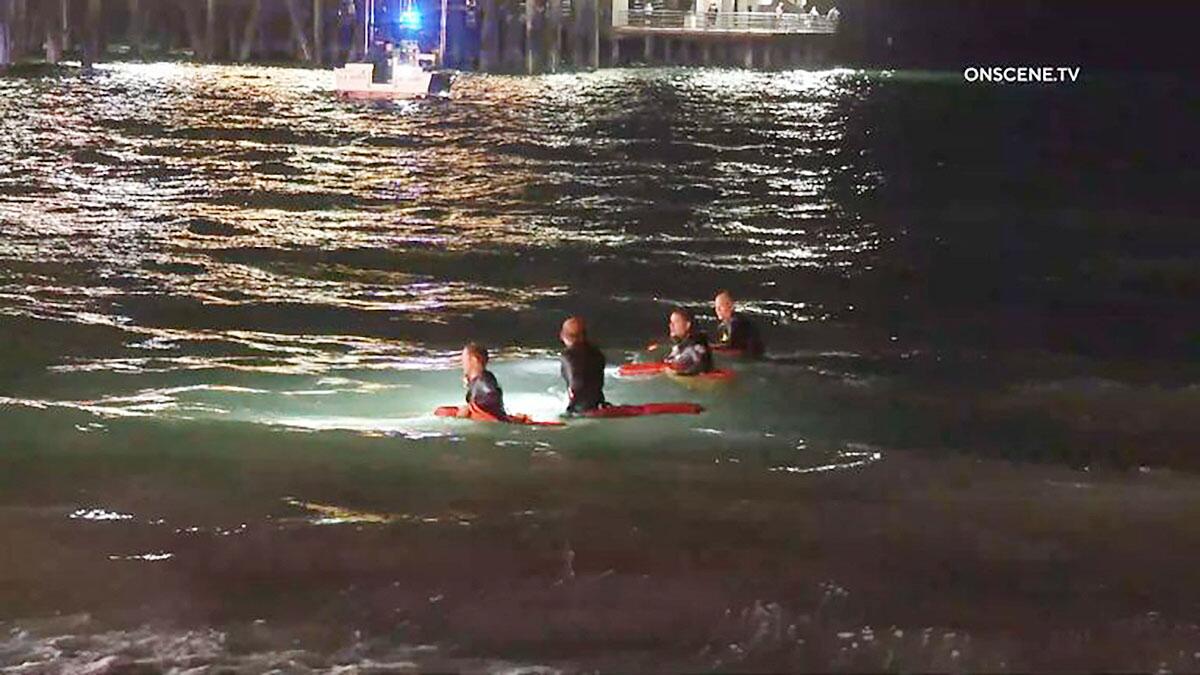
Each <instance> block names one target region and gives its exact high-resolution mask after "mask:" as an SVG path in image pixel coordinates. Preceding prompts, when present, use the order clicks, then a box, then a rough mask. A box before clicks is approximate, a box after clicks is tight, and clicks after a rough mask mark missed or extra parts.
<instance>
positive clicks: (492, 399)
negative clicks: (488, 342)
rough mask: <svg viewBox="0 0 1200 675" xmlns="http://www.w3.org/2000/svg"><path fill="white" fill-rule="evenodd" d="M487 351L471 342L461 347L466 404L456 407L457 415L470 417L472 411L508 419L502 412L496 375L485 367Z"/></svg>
mask: <svg viewBox="0 0 1200 675" xmlns="http://www.w3.org/2000/svg"><path fill="white" fill-rule="evenodd" d="M487 362H488V353H487V350H486V349H484V348H483V347H481V346H479V345H477V344H475V343H474V342H472V343H471V344H469V345H467V346H466V347H463V351H462V369H463V384H464V385H465V386H466V388H467V405H466V406H465V407H462V408H459V409H458V416H459V417H470V416H471V413H472V411H476V414H477V415H478V413H479V412H482V413H485V414H487V415H491V416H492V417H494V418H496V419H497V420H505V419H508V414H507V413H506V412H504V391H503V390H502V389H500V383H498V382H497V381H496V376H495V375H493V374H492V373H491V371H489V370H488V369H487Z"/></svg>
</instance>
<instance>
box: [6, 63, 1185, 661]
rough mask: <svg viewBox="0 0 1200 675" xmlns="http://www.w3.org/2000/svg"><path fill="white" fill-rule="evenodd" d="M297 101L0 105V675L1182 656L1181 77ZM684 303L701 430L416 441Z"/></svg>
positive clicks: (659, 425)
mask: <svg viewBox="0 0 1200 675" xmlns="http://www.w3.org/2000/svg"><path fill="white" fill-rule="evenodd" d="M327 80H328V78H327V77H326V76H325V75H324V74H321V73H314V72H310V71H301V70H283V69H262V68H221V67H194V66H187V65H178V64H170V65H112V66H108V67H105V68H102V69H101V70H100V71H99V72H97V73H96V74H94V75H89V76H78V75H74V74H67V75H62V76H55V75H51V76H30V77H9V78H6V79H5V78H0V345H3V348H2V349H0V429H2V430H3V440H2V441H0V537H2V538H3V540H4V541H5V542H6V544H7V545H6V546H4V547H0V668H4V667H7V668H14V669H16V670H17V671H18V672H44V671H45V670H49V671H51V672H54V671H63V672H73V671H74V670H77V669H79V668H83V667H86V666H89V664H90V666H91V667H95V668H96V669H97V670H96V672H105V669H106V668H107V669H108V670H110V671H114V672H115V671H119V670H120V669H121V668H143V669H150V670H153V669H155V668H161V669H171V668H177V669H181V670H183V669H187V668H191V667H200V666H203V665H206V664H219V665H225V666H228V667H230V668H233V669H235V670H245V671H248V672H258V671H267V670H271V669H272V668H282V669H284V670H285V671H287V672H291V671H297V672H302V671H304V670H305V669H310V670H316V671H338V669H343V670H344V671H346V672H355V669H357V670H358V671H362V672H371V671H372V669H375V670H382V671H388V670H389V669H392V670H394V669H404V668H410V669H411V668H422V669H453V670H463V669H467V670H506V669H516V670H520V669H522V668H534V667H539V666H544V667H547V668H553V669H565V670H575V669H587V668H602V669H608V670H629V669H640V670H677V669H688V670H703V669H725V670H746V669H768V670H778V669H781V668H782V669H791V670H795V669H808V670H826V669H841V670H863V669H880V668H885V669H908V670H914V669H915V670H928V669H936V670H961V669H965V670H1025V669H1094V668H1100V667H1105V668H1119V669H1150V668H1159V667H1164V668H1167V669H1173V670H1195V669H1196V668H1197V667H1200V663H1198V661H1200V652H1196V651H1195V649H1196V645H1197V644H1200V642H1198V640H1200V628H1197V623H1200V576H1198V575H1197V572H1196V571H1195V566H1194V564H1192V561H1194V559H1195V556H1196V555H1197V554H1198V553H1200V538H1198V537H1197V535H1196V533H1195V528H1194V523H1195V522H1196V521H1195V516H1196V515H1197V514H1198V512H1200V491H1198V490H1197V488H1198V487H1200V482H1198V481H1197V480H1196V478H1195V477H1194V474H1193V472H1194V470H1195V469H1196V468H1197V467H1198V466H1200V461H1198V460H1197V454H1196V453H1197V451H1200V448H1198V447H1197V438H1198V433H1197V432H1200V422H1197V421H1196V420H1197V412H1198V411H1200V362H1198V358H1197V357H1198V356H1200V320H1198V319H1197V313H1196V298H1197V297H1200V227H1197V209H1196V207H1195V205H1194V204H1195V202H1196V197H1195V191H1196V187H1195V186H1196V185H1200V170H1198V166H1200V165H1198V163H1197V148H1200V133H1198V131H1197V122H1196V119H1197V117H1196V115H1197V112H1198V111H1200V105H1198V104H1200V93H1198V91H1197V88H1196V86H1195V85H1194V84H1193V83H1191V82H1189V81H1187V80H1185V79H1184V78H1177V77H1171V76H1165V75H1152V74H1119V73H1094V72H1093V73H1086V72H1085V74H1084V81H1083V82H1081V83H1079V84H1076V85H1061V86H1056V87H1040V86H1031V87H1017V86H1008V87H1002V86H994V85H969V84H967V83H965V82H963V81H962V79H961V76H959V75H958V74H956V73H925V72H888V73H878V72H856V71H828V72H817V73H813V72H801V71H796V72H782V73H748V72H742V71H730V70H697V69H692V70H674V69H661V70H654V69H651V70H610V71H601V72H598V73H592V74H583V75H558V76H545V77H533V78H509V77H485V76H464V77H462V78H461V79H460V80H459V81H458V83H457V84H456V92H455V95H454V97H453V98H452V99H451V100H448V101H433V102H416V103H396V104H356V103H346V102H342V101H339V100H337V99H335V98H334V97H333V96H332V95H331V93H330V92H329V91H328V86H329V82H328V81H327ZM719 288H730V289H732V290H733V291H734V293H735V294H736V295H737V296H738V298H739V300H740V305H741V308H742V309H743V310H744V311H745V312H746V313H747V314H748V315H749V316H750V317H751V318H753V319H754V320H756V321H757V322H758V323H759V324H760V326H761V327H762V329H763V332H764V334H765V336H766V339H767V342H768V349H769V352H770V355H769V359H768V360H767V361H765V362H762V363H754V364H741V363H735V364H732V367H733V368H735V369H736V370H737V371H738V375H737V377H736V379H735V380H734V381H733V382H731V383H728V384H725V385H721V386H713V387H701V388H697V387H685V386H683V385H682V384H681V383H678V382H674V381H633V380H621V379H617V378H615V377H611V376H610V378H609V385H608V394H609V398H610V399H612V400H616V401H620V402H639V401H651V400H694V401H698V402H701V403H703V404H704V405H705V406H707V408H708V411H707V412H706V413H705V414H703V415H701V416H699V417H688V418H657V419H643V420H629V421H617V422H597V421H592V422H583V423H575V424H572V425H571V426H569V427H568V428H566V429H526V428H518V427H508V426H505V427H490V426H484V425H472V424H470V423H460V422H456V421H444V420H439V419H436V418H434V417H432V416H431V415H430V414H429V413H430V411H431V410H432V408H433V407H435V406H437V405H441V404H447V403H455V402H457V401H458V400H459V399H460V398H461V386H460V383H459V376H458V374H457V372H456V371H455V363H454V356H455V354H456V352H457V351H458V349H460V348H461V345H462V344H463V343H464V342H465V341H468V340H477V341H481V342H484V343H486V344H487V345H489V346H490V347H492V349H493V350H494V352H495V354H496V356H495V364H494V370H495V372H496V374H497V375H498V377H499V378H500V380H501V383H502V385H503V386H504V389H505V393H506V398H507V401H508V404H509V406H508V407H509V408H510V409H512V410H518V411H524V412H527V413H530V414H533V415H535V416H537V417H544V418H549V417H552V416H553V415H555V414H557V412H558V411H559V410H560V409H561V407H562V405H563V398H564V388H563V385H562V383H561V381H560V380H559V379H558V366H557V362H556V361H555V358H556V356H555V352H556V349H557V347H556V344H555V336H556V333H557V329H558V325H559V323H560V322H561V321H562V320H563V318H565V317H566V316H568V315H569V314H573V313H578V314H582V315H584V316H586V317H587V318H588V319H589V320H590V321H591V325H592V332H593V334H594V337H595V338H596V340H597V341H598V342H599V343H600V344H601V345H602V346H603V347H604V348H605V350H606V353H607V354H608V357H609V361H610V363H611V364H616V363H619V362H621V361H623V360H629V359H633V358H637V357H639V356H640V354H639V352H638V349H639V348H640V347H641V346H642V345H644V344H645V343H646V342H647V341H649V340H651V339H654V338H657V337H659V336H660V335H661V334H662V333H664V332H665V322H666V314H667V313H668V312H669V310H670V308H671V307H672V306H676V305H681V306H685V307H688V308H691V309H693V310H695V311H696V312H697V313H698V314H702V315H704V316H705V317H706V318H705V322H706V327H711V322H710V321H709V320H708V318H707V317H710V316H711V309H710V307H709V305H710V303H711V299H712V296H713V294H714V292H715V291H716V290H717V289H719ZM106 658H107V659H109V660H108V661H103V659H106ZM22 669H23V670H22Z"/></svg>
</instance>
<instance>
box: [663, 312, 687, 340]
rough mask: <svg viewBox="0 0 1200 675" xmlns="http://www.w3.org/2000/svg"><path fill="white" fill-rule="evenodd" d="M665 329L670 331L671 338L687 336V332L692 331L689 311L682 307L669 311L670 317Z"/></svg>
mask: <svg viewBox="0 0 1200 675" xmlns="http://www.w3.org/2000/svg"><path fill="white" fill-rule="evenodd" d="M667 330H669V331H670V333H671V337H673V338H676V339H681V338H685V337H687V334H688V333H690V332H692V315H691V313H690V312H688V311H687V310H686V309H683V308H678V309H676V310H675V311H673V312H671V318H670V319H669V320H668V321H667Z"/></svg>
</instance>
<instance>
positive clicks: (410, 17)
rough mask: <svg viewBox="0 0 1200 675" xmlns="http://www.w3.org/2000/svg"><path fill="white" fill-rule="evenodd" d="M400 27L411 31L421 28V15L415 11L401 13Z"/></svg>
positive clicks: (408, 10)
mask: <svg viewBox="0 0 1200 675" xmlns="http://www.w3.org/2000/svg"><path fill="white" fill-rule="evenodd" d="M400 27H401V28H407V29H409V30H419V29H420V28H421V13H420V12H418V11H417V10H415V9H406V10H404V11H403V12H401V13H400Z"/></svg>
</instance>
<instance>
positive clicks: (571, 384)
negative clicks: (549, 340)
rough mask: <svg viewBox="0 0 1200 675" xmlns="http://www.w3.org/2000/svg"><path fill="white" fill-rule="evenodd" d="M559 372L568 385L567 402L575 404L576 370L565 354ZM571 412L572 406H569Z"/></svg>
mask: <svg viewBox="0 0 1200 675" xmlns="http://www.w3.org/2000/svg"><path fill="white" fill-rule="evenodd" d="M559 364H560V365H559V371H560V372H561V373H562V379H563V382H566V383H567V400H568V401H570V402H571V403H574V402H575V368H573V367H572V366H571V359H570V358H568V357H567V355H566V354H563V355H562V357H560V359H559ZM567 409H568V410H570V406H569V405H568V406H567Z"/></svg>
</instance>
